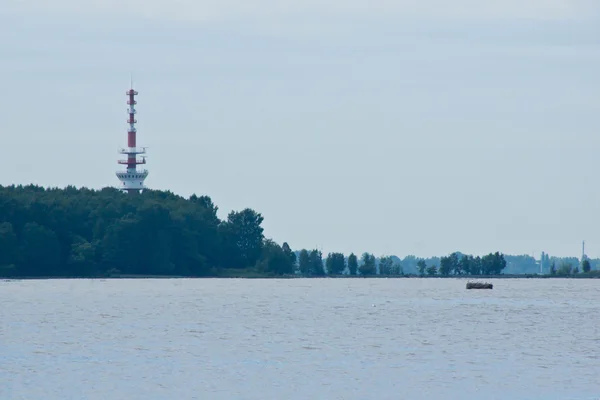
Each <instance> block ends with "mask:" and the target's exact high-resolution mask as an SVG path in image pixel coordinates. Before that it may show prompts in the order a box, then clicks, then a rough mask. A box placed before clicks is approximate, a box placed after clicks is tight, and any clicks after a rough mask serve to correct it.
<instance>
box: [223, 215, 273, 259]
mask: <svg viewBox="0 0 600 400" xmlns="http://www.w3.org/2000/svg"><path fill="white" fill-rule="evenodd" d="M262 222H263V217H262V215H261V214H259V213H257V212H256V211H254V210H251V209H249V208H247V209H244V210H242V211H240V212H235V211H232V212H231V213H229V215H228V216H227V221H225V222H223V224H222V225H221V234H222V235H223V237H224V239H225V243H226V245H227V246H226V257H227V256H228V258H229V264H230V266H231V267H248V266H252V265H254V264H255V263H256V261H257V260H258V258H259V257H260V254H261V252H262V246H263V240H264V235H263V228H262V226H261V224H262Z"/></svg>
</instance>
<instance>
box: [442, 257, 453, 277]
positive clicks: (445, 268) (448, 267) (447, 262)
mask: <svg viewBox="0 0 600 400" xmlns="http://www.w3.org/2000/svg"><path fill="white" fill-rule="evenodd" d="M451 271H452V260H451V259H450V257H442V258H441V259H440V269H439V272H440V275H444V276H448V275H450V272H451Z"/></svg>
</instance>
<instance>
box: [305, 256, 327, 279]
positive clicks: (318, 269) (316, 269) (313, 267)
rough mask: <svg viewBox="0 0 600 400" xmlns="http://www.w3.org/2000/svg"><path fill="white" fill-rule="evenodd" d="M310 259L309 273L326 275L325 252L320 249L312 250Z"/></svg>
mask: <svg viewBox="0 0 600 400" xmlns="http://www.w3.org/2000/svg"><path fill="white" fill-rule="evenodd" d="M308 259H309V260H310V263H309V265H310V268H309V275H312V276H325V268H324V265H323V254H322V253H321V252H320V251H319V250H316V249H315V250H312V251H311V252H310V254H309V257H308Z"/></svg>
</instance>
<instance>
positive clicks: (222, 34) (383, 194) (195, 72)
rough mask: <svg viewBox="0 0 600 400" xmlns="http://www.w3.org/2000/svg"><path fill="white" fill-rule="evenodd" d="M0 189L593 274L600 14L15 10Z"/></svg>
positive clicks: (323, 244)
mask: <svg viewBox="0 0 600 400" xmlns="http://www.w3.org/2000/svg"><path fill="white" fill-rule="evenodd" d="M0 48H1V49H2V51H1V52H0V73H1V74H2V77H3V78H4V79H3V81H2V89H3V90H2V93H3V95H2V96H0V107H1V110H2V113H1V115H0V134H1V135H2V146H0V170H2V171H3V173H2V175H1V176H2V179H1V180H0V184H2V185H10V184H29V183H34V184H39V185H43V186H59V187H64V186H67V185H75V186H78V187H81V186H86V187H91V188H96V189H99V188H102V187H105V186H115V187H116V186H117V185H118V180H117V178H116V176H115V172H116V171H117V170H118V169H120V167H119V166H118V165H117V163H116V160H117V159H118V158H119V155H118V154H117V152H116V151H117V149H118V148H119V147H124V146H125V145H126V130H127V124H126V122H125V121H126V119H127V113H126V110H127V105H126V100H127V99H126V96H125V91H126V90H127V89H128V88H129V80H130V73H133V78H134V86H135V88H136V90H138V91H139V96H138V99H137V100H138V114H137V120H138V144H139V145H140V146H148V152H149V157H148V165H147V167H148V169H149V170H150V175H149V177H148V179H147V181H146V184H147V186H148V187H150V188H152V189H160V190H171V191H172V192H174V193H177V194H181V195H183V196H189V195H191V194H192V193H196V194H197V195H208V196H210V197H211V198H212V199H213V201H214V202H215V203H216V204H217V205H218V206H219V209H220V211H219V215H220V217H222V218H225V217H226V215H227V213H228V212H229V211H231V210H240V209H242V208H245V207H251V208H253V209H255V210H257V211H258V212H260V213H262V214H263V216H264V217H265V222H264V224H263V225H264V227H265V234H266V235H267V237H272V238H273V239H275V240H276V241H277V242H279V243H282V242H284V241H286V242H288V243H289V244H290V246H291V247H292V248H294V249H300V248H314V247H319V248H322V249H323V251H324V252H329V251H341V252H344V253H346V254H347V253H350V252H354V253H362V252H364V251H368V252H371V253H374V254H376V255H378V256H379V255H386V254H390V255H397V256H400V257H404V256H406V255H409V254H415V255H418V256H427V257H429V256H441V255H445V254H448V253H451V252H453V251H461V252H463V253H469V254H484V253H489V252H495V251H501V252H504V253H507V254H514V255H518V254H529V255H531V254H532V253H533V254H535V256H536V257H537V258H539V255H540V253H541V252H542V251H545V252H547V253H549V254H550V255H556V256H579V255H580V254H581V241H582V240H585V241H586V253H587V254H588V255H589V256H590V257H600V230H599V229H598V228H597V227H596V224H595V223H594V221H595V220H594V215H597V204H600V188H598V187H597V185H596V183H597V180H598V174H597V172H596V171H597V167H596V164H597V163H596V162H594V161H595V156H596V153H597V150H598V148H599V145H600V136H599V135H598V133H599V132H600V122H599V118H598V115H600V113H599V111H600V95H599V93H600V77H599V75H598V70H600V3H598V2H595V1H591V0H588V1H586V0H580V1H577V0H563V1H561V0H554V1H548V0H545V1H543V0H523V1H517V0H511V1H502V2H501V1H491V2H486V3H485V4H483V3H481V2H475V1H472V0H457V1H454V2H447V1H442V0H422V1H416V0H415V1H408V0H406V1H397V2H388V1H384V0H375V1H371V2H364V1H358V0H352V1H349V2H338V1H329V2H327V3H322V2H318V1H315V0H310V1H306V2H302V3H298V4H295V3H281V2H275V1H267V0H258V1H256V2H253V3H252V5H251V6H250V5H248V4H247V3H246V2H241V1H236V0H230V1H227V2H223V1H219V2H217V1H195V2H193V1H191V0H181V1H178V2H167V1H161V0H148V1H141V0H122V1H119V2H117V1H104V2H102V3H101V4H93V5H92V4H86V3H81V2H75V1H74V0H56V1H54V2H52V3H51V4H50V3H49V2H47V1H42V0H22V1H16V0H8V2H7V5H3V7H2V8H1V9H0Z"/></svg>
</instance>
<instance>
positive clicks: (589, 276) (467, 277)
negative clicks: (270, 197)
mask: <svg viewBox="0 0 600 400" xmlns="http://www.w3.org/2000/svg"><path fill="white" fill-rule="evenodd" d="M67 279H79V280H82V279H87V280H107V279H110V280H114V279H460V280H491V279H600V273H595V274H594V273H592V274H577V275H562V276H559V275H525V274H514V275H512V274H511V275H447V276H439V275H437V276H419V275H371V276H357V275H335V276H328V275H325V276H300V275H282V276H271V275H261V274H247V275H244V274H239V275H235V274H232V275H223V276H185V275H130V274H119V275H117V274H115V275H111V276H102V275H99V276H36V277H32V276H29V277H2V278H0V281H25V280H67Z"/></svg>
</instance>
